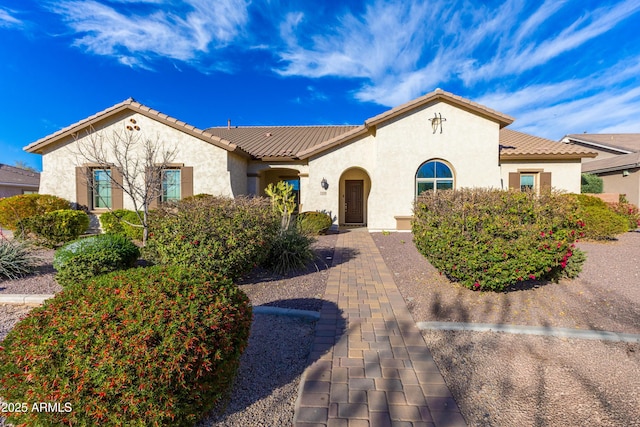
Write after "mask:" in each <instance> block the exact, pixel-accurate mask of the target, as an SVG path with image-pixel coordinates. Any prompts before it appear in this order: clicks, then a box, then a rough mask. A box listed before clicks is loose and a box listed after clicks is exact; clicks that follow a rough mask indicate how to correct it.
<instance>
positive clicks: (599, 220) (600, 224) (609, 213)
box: [575, 194, 629, 240]
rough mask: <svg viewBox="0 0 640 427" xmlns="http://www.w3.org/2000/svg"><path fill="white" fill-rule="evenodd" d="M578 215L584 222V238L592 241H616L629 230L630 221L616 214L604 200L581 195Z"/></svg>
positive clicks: (578, 198) (579, 196)
mask: <svg viewBox="0 0 640 427" xmlns="http://www.w3.org/2000/svg"><path fill="white" fill-rule="evenodd" d="M575 197H576V198H577V200H578V203H579V208H578V215H579V216H580V217H581V219H582V220H583V221H584V223H585V226H584V237H585V238H586V239H591V240H609V239H614V238H615V237H616V236H617V235H618V234H621V233H624V232H626V231H628V230H629V220H628V219H627V218H626V217H624V216H622V215H619V214H617V213H616V212H614V211H613V210H612V209H611V208H610V207H609V206H608V205H607V204H606V203H605V202H604V201H603V200H601V199H599V198H598V197H594V196H587V195H585V194H580V195H577V196H575Z"/></svg>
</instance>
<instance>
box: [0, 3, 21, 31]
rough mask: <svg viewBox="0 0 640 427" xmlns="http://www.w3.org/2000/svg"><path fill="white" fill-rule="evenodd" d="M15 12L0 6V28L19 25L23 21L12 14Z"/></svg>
mask: <svg viewBox="0 0 640 427" xmlns="http://www.w3.org/2000/svg"><path fill="white" fill-rule="evenodd" d="M15 13H16V12H15V11H13V10H10V9H4V8H2V7H0V28H2V27H5V28H9V27H19V26H21V25H22V24H23V22H22V21H21V20H20V19H18V18H16V17H15V16H14V14H15Z"/></svg>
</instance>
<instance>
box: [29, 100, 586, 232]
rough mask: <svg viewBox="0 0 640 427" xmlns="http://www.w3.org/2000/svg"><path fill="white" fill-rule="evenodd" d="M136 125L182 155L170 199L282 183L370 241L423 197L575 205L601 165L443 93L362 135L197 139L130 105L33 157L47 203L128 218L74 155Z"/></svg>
mask: <svg viewBox="0 0 640 427" xmlns="http://www.w3.org/2000/svg"><path fill="white" fill-rule="evenodd" d="M132 120H134V121H135V123H136V124H137V125H136V126H138V127H139V129H140V130H139V132H144V133H145V135H148V136H149V137H151V138H156V137H157V138H159V139H160V140H162V141H163V142H165V143H167V144H172V146H173V147H174V148H175V149H176V155H175V159H174V161H173V162H172V164H171V167H170V168H168V169H167V171H166V172H167V174H168V175H167V177H168V178H167V179H165V181H164V183H163V188H162V192H163V194H164V195H165V196H169V197H168V198H169V199H172V198H176V199H179V198H183V197H186V196H189V195H192V194H198V193H208V194H214V195H222V196H229V197H234V196H237V195H241V194H252V195H263V194H264V189H265V187H266V186H267V185H268V184H269V183H271V182H277V181H279V180H286V181H288V182H290V183H291V184H293V185H294V188H295V190H296V195H297V197H298V201H299V208H300V210H302V211H313V210H324V211H327V212H329V213H331V214H332V215H333V216H334V217H335V218H336V220H337V223H338V224H340V225H366V226H368V227H369V229H370V230H396V229H407V228H408V226H409V221H408V218H410V216H411V215H412V208H413V202H414V200H415V197H416V196H417V195H418V194H420V193H421V192H423V191H438V190H443V189H448V188H462V187H493V188H508V187H514V188H521V189H524V188H531V189H534V190H535V191H539V190H540V189H541V188H544V187H554V188H557V189H562V190H566V191H569V192H576V193H577V192H579V191H580V167H581V159H582V158H584V157H593V156H595V155H596V153H595V152H593V151H591V150H589V149H586V148H582V147H576V146H570V145H567V144H560V143H558V142H554V141H550V140H547V139H543V138H538V137H534V136H531V135H527V134H523V133H520V132H516V131H511V130H506V129H503V128H504V127H506V126H508V125H509V124H511V123H512V122H513V119H512V118H511V117H509V116H507V115H505V114H502V113H500V112H497V111H494V110H491V109H489V108H487V107H484V106H482V105H480V104H477V103H475V102H472V101H470V100H467V99H464V98H461V97H459V96H456V95H453V94H451V93H448V92H444V91H442V90H440V89H437V90H436V91H434V92H431V93H429V94H426V95H424V96H422V97H420V98H417V99H415V100H413V101H410V102H408V103H406V104H403V105H401V106H399V107H396V108H393V109H391V110H388V111H386V112H384V113H382V114H380V115H377V116H375V117H372V118H370V119H367V120H366V121H365V122H364V124H362V125H358V126H269V127H244V126H243V127H235V126H233V127H232V126H231V125H230V124H228V126H226V127H214V128H209V129H206V130H201V129H197V128H194V127H193V126H190V125H188V124H186V123H184V122H181V121H179V120H177V119H174V118H172V117H169V116H166V115H164V114H162V113H160V112H158V111H155V110H153V109H150V108H148V107H146V106H144V105H141V104H139V103H138V102H136V101H134V100H133V99H129V100H127V101H124V102H122V103H119V104H117V105H114V106H113V107H110V108H108V109H106V110H104V111H102V112H99V113H97V114H95V115H93V116H91V117H88V118H87V119H84V120H82V121H80V122H78V123H75V124H73V125H71V126H69V127H67V128H64V129H62V130H60V131H58V132H56V133H54V134H52V135H49V136H47V137H45V138H43V139H40V140H38V141H36V142H34V143H32V144H31V145H29V146H27V147H25V150H26V151H28V152H30V153H38V154H42V156H43V173H42V186H41V192H43V193H50V194H56V195H58V196H60V197H64V198H66V199H69V200H72V201H75V202H77V203H79V204H81V205H86V206H88V207H89V208H90V209H91V210H93V211H95V212H97V213H99V212H102V211H104V210H105V209H106V208H107V206H104V205H103V201H106V202H107V203H108V207H110V208H119V207H125V208H131V202H130V201H128V200H126V199H124V198H123V195H122V192H121V191H120V192H118V191H117V189H116V188H115V187H114V188H110V186H109V185H105V184H106V183H107V182H108V181H107V180H105V176H106V174H107V173H113V174H114V177H117V176H118V171H105V170H104V169H96V165H92V164H88V163H86V162H83V161H82V160H81V159H79V158H78V156H77V155H76V154H74V153H76V152H77V150H76V149H75V148H76V147H77V144H82V143H83V140H84V138H88V137H87V136H86V130H87V129H89V128H92V129H95V132H98V133H100V132H110V131H113V130H116V131H118V132H127V131H125V129H126V128H127V126H129V127H130V123H132ZM92 168H93V169H92ZM87 170H88V171H90V172H91V173H89V174H86V171H87ZM86 176H89V177H91V179H93V180H94V185H88V184H87V182H86V179H85V178H84V177H86ZM91 187H92V188H93V189H94V191H90V188H91ZM96 192H98V193H99V192H102V193H104V195H107V193H108V196H109V197H108V199H107V198H106V197H99V196H100V195H99V194H98V195H96Z"/></svg>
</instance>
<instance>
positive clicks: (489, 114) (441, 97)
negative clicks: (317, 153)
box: [365, 89, 515, 128]
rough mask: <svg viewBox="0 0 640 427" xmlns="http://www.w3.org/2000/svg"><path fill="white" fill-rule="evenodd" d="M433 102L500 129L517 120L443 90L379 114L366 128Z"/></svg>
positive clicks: (367, 122)
mask: <svg viewBox="0 0 640 427" xmlns="http://www.w3.org/2000/svg"><path fill="white" fill-rule="evenodd" d="M433 101H444V102H448V103H450V104H453V105H454V106H456V107H459V108H462V109H464V110H466V111H469V112H471V113H474V114H478V115H480V116H483V117H486V118H488V119H490V120H493V121H496V122H498V123H499V124H500V128H503V127H505V126H508V125H510V124H511V123H513V122H514V120H515V119H514V118H513V117H511V116H508V115H506V114H503V113H499V112H497V111H494V110H491V109H489V108H486V107H484V106H482V105H480V104H477V103H475V102H473V101H470V100H466V99H464V98H462V97H459V96H457V95H454V94H452V93H449V92H445V91H443V90H441V89H436V90H435V91H433V92H430V93H428V94H426V95H423V96H421V97H420V98H416V99H414V100H413V101H409V102H407V103H406V104H403V105H400V106H398V107H395V108H392V109H391V110H388V111H385V112H384V113H381V114H378V115H377V116H374V117H371V118H370V119H367V120H366V121H365V126H366V127H369V126H376V125H378V124H380V123H382V122H385V121H387V120H390V119H393V118H395V117H397V116H400V115H402V114H405V113H408V112H410V111H411V110H414V109H415V108H419V107H421V106H423V105H426V104H428V103H430V102H433Z"/></svg>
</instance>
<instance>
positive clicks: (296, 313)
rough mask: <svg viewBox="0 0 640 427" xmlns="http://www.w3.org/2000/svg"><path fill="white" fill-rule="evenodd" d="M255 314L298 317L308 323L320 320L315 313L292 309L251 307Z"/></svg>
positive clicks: (318, 314) (262, 306)
mask: <svg viewBox="0 0 640 427" xmlns="http://www.w3.org/2000/svg"><path fill="white" fill-rule="evenodd" d="M253 312H254V313H255V314H271V315H275V316H287V317H299V318H302V319H304V320H306V321H309V322H315V321H316V320H319V319H320V313H318V312H317V311H308V310H296V309H293V308H280V307H271V306H264V305H258V306H254V307H253Z"/></svg>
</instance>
